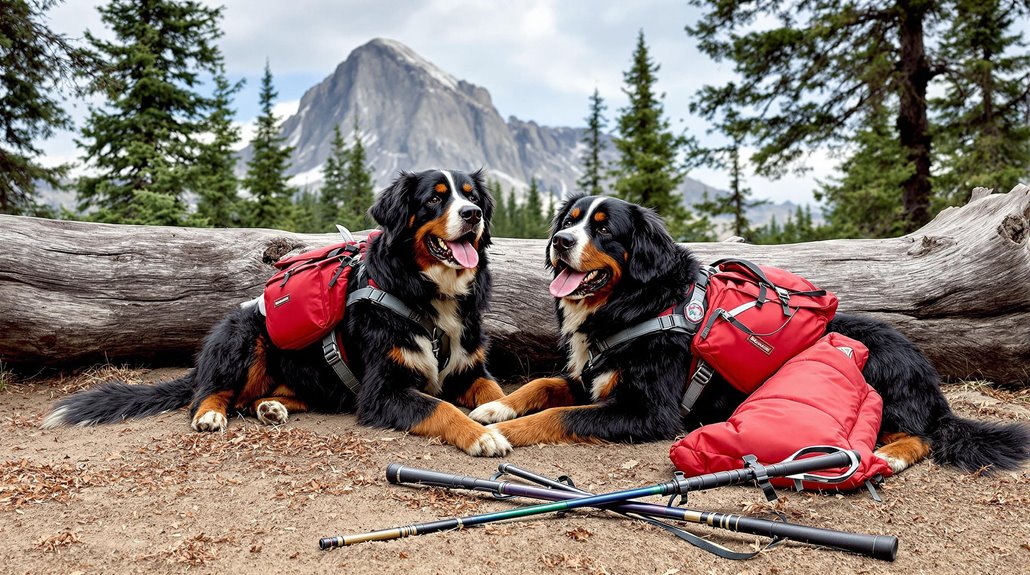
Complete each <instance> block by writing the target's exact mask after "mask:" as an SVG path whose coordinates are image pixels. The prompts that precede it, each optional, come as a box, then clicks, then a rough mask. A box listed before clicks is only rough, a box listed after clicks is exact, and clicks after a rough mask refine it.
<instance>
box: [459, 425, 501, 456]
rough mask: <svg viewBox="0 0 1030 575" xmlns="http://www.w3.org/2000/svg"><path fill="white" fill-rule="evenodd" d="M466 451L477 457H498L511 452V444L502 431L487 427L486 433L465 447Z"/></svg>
mask: <svg viewBox="0 0 1030 575" xmlns="http://www.w3.org/2000/svg"><path fill="white" fill-rule="evenodd" d="M465 452H466V453H468V454H469V455H475V456H477V457H498V456H501V455H508V454H509V453H511V444H510V443H508V439H507V438H506V437H504V435H502V434H501V432H500V431H497V430H496V429H490V428H487V430H486V433H484V434H483V435H480V436H479V439H477V440H475V441H473V442H472V445H470V446H468V448H466V449H465Z"/></svg>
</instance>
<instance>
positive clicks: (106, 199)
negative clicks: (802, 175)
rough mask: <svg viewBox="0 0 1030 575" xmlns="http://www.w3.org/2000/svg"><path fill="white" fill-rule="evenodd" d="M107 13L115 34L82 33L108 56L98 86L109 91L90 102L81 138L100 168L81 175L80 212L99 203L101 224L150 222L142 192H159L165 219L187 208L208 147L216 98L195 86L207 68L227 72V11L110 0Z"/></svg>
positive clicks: (92, 165) (160, 0) (88, 159)
mask: <svg viewBox="0 0 1030 575" xmlns="http://www.w3.org/2000/svg"><path fill="white" fill-rule="evenodd" d="M99 10H100V14H101V19H102V20H103V21H104V23H105V24H107V25H108V26H109V27H110V28H111V31H112V32H113V34H114V40H111V41H107V40H101V39H100V38H98V37H96V36H94V35H93V34H91V33H90V32H86V34H85V37H86V39H87V40H88V41H89V43H90V45H91V46H92V48H93V49H94V50H95V51H96V52H97V53H98V54H99V57H100V58H102V59H103V60H105V61H106V62H108V65H107V67H105V68H104V69H103V72H102V74H101V75H100V76H99V78H98V80H97V82H96V83H95V84H94V92H95V93H97V94H100V95H102V96H104V97H105V98H106V102H105V103H104V104H102V105H101V106H90V109H89V117H88V118H87V120H86V124H85V126H84V127H83V129H82V138H81V140H78V145H79V147H80V148H81V149H82V150H83V153H84V156H83V158H82V159H83V163H84V164H85V165H86V167H88V168H89V169H90V171H91V172H92V173H93V175H91V176H89V177H83V178H80V180H79V184H78V198H79V207H80V209H86V208H90V207H95V208H98V211H97V212H96V213H95V214H94V217H95V218H96V219H100V220H104V221H125V220H132V221H140V220H147V219H149V216H147V215H146V214H145V213H144V212H145V211H146V210H149V209H153V208H155V207H156V204H155V202H153V201H150V199H151V198H149V196H146V195H141V194H140V192H148V193H152V194H162V195H166V196H168V197H169V198H170V199H171V200H173V201H171V202H167V203H164V204H161V206H160V209H161V214H162V215H161V218H162V219H169V216H168V213H167V210H171V209H175V207H176V206H178V207H181V208H182V209H183V213H182V214H180V216H179V217H180V219H181V218H183V217H184V215H185V203H184V202H183V201H182V200H183V196H184V194H185V192H186V191H187V190H188V189H189V188H190V186H191V184H194V183H195V182H194V180H193V178H192V177H191V176H193V175H194V172H193V166H194V165H195V164H196V163H197V158H198V155H199V153H200V150H201V149H202V148H203V132H204V130H205V127H206V126H205V117H206V116H207V113H208V111H209V110H210V108H211V107H212V105H213V101H212V98H210V97H208V96H204V95H203V94H201V93H200V92H199V91H198V90H199V87H200V85H201V83H202V81H203V80H204V75H205V74H211V75H215V74H217V73H218V72H219V71H220V70H221V65H222V56H221V53H220V52H219V50H218V48H217V46H216V45H215V44H214V42H215V40H216V39H217V38H218V37H220V36H221V34H222V32H221V30H220V29H219V26H218V23H219V20H220V19H221V17H222V9H221V8H208V7H205V6H203V5H201V4H200V3H199V2H196V1H185V2H178V1H172V0H110V2H109V3H108V4H107V5H106V6H103V7H101V8H100V9H99Z"/></svg>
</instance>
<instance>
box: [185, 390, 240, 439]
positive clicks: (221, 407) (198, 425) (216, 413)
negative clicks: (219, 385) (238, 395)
mask: <svg viewBox="0 0 1030 575" xmlns="http://www.w3.org/2000/svg"><path fill="white" fill-rule="evenodd" d="M232 396H233V392H232V390H224V391H219V392H216V393H212V394H211V395H209V396H207V397H205V398H204V399H203V400H201V402H200V407H198V408H197V412H196V414H195V415H194V416H193V424H192V425H193V429H194V430H195V431H225V428H226V426H227V425H229V418H228V417H227V416H226V414H225V410H226V409H227V408H228V407H229V403H230V402H231V401H232Z"/></svg>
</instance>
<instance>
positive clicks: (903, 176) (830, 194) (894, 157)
mask: <svg viewBox="0 0 1030 575" xmlns="http://www.w3.org/2000/svg"><path fill="white" fill-rule="evenodd" d="M893 115H894V114H893V113H892V111H891V110H890V109H889V108H888V107H887V106H885V105H877V106H873V107H871V108H870V109H869V110H868V113H867V114H866V115H865V118H864V122H863V126H862V127H861V128H860V129H859V131H858V133H857V134H856V135H855V139H854V147H855V151H854V152H853V153H852V154H851V155H850V156H849V157H848V158H847V159H845V160H844V162H843V164H842V165H841V172H842V176H841V177H839V178H834V179H831V180H830V181H829V182H822V183H821V184H820V189H819V190H817V191H816V192H815V199H816V200H819V201H821V202H823V203H824V204H825V207H824V209H823V212H824V215H825V217H826V222H827V225H828V226H829V228H830V229H831V230H832V231H833V234H834V235H836V236H837V237H848V238H887V237H894V236H898V235H902V234H904V233H905V229H906V224H905V217H904V213H903V204H902V201H901V195H902V189H903V184H904V182H905V181H907V180H908V179H909V178H910V177H911V174H912V171H913V170H914V169H915V167H914V166H913V165H912V164H911V163H910V162H908V161H907V160H906V158H905V151H904V149H902V147H901V144H900V142H899V141H898V139H897V136H896V134H895V133H894V128H893V124H892V122H891V117H892V116H893Z"/></svg>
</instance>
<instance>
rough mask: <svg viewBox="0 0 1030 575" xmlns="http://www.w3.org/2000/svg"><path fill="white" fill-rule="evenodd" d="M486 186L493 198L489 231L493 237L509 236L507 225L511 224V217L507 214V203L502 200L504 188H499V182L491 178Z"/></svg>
mask: <svg viewBox="0 0 1030 575" xmlns="http://www.w3.org/2000/svg"><path fill="white" fill-rule="evenodd" d="M486 186H487V188H488V189H489V190H490V195H491V196H492V197H493V199H494V217H493V221H491V222H490V233H491V234H492V235H493V236H494V237H498V238H510V237H511V232H510V231H509V226H510V225H511V217H510V216H509V214H508V209H507V208H508V204H507V203H506V202H505V201H504V199H505V198H504V190H503V189H502V188H501V182H499V181H497V180H491V181H490V182H489V183H487V185H486Z"/></svg>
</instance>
